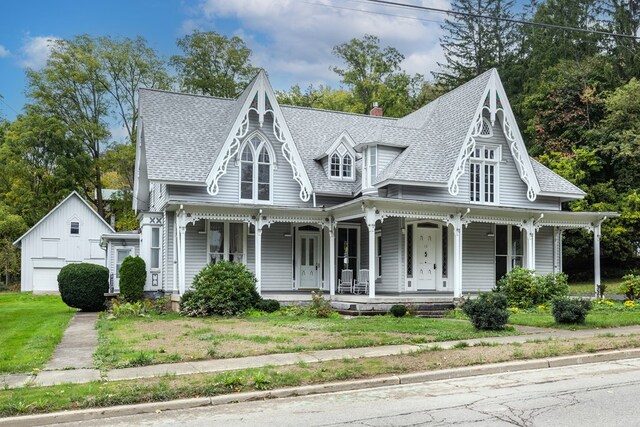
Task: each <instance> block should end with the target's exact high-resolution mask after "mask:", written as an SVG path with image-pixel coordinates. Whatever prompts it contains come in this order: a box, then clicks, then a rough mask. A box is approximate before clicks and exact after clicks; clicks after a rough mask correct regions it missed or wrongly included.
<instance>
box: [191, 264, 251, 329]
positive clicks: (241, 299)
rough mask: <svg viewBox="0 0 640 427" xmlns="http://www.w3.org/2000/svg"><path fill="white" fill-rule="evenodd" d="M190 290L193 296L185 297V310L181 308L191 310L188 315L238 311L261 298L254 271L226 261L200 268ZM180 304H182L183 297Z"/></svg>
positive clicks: (226, 313)
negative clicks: (186, 307) (186, 306)
mask: <svg viewBox="0 0 640 427" xmlns="http://www.w3.org/2000/svg"><path fill="white" fill-rule="evenodd" d="M193 289H194V290H193V294H194V295H190V296H189V297H188V298H187V300H186V303H187V305H188V309H185V310H182V309H181V311H182V312H183V313H184V314H187V312H192V313H194V314H187V315H189V316H194V315H195V316H209V315H212V314H219V315H223V316H226V315H234V314H240V313H242V312H243V311H245V310H247V309H249V308H253V307H255V306H256V305H257V304H258V303H259V302H260V300H261V298H260V295H258V292H256V278H255V276H254V275H253V273H252V272H250V271H249V270H247V267H246V266H245V265H243V264H237V263H233V262H229V261H219V262H217V263H215V264H209V265H207V266H206V267H204V268H203V269H202V270H200V272H199V273H198V274H197V275H196V277H195V278H194V279H193ZM185 295H186V294H185ZM183 300H184V297H183ZM180 303H181V305H182V304H184V303H183V301H182V300H181V302H180Z"/></svg>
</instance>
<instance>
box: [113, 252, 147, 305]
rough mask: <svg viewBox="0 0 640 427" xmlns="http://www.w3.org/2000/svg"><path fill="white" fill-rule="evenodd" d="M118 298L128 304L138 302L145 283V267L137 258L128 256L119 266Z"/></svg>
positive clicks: (142, 293) (142, 261) (140, 259)
mask: <svg viewBox="0 0 640 427" xmlns="http://www.w3.org/2000/svg"><path fill="white" fill-rule="evenodd" d="M119 274H120V296H121V297H122V298H123V299H124V300H126V301H129V302H135V301H140V300H141V299H142V297H143V296H144V284H145V282H146V281H147V266H146V264H145V262H144V260H143V259H142V258H140V257H139V256H128V257H126V258H125V259H124V261H122V265H121V266H120V273H119Z"/></svg>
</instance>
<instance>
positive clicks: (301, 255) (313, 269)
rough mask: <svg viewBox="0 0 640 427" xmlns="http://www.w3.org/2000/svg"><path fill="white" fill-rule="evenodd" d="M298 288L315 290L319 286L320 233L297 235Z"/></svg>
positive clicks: (320, 273)
mask: <svg viewBox="0 0 640 427" xmlns="http://www.w3.org/2000/svg"><path fill="white" fill-rule="evenodd" d="M297 252H298V256H297V259H298V288H300V289H309V288H312V289H317V288H319V287H320V286H321V280H320V278H321V276H322V268H321V265H320V233H315V232H299V233H298V251H297Z"/></svg>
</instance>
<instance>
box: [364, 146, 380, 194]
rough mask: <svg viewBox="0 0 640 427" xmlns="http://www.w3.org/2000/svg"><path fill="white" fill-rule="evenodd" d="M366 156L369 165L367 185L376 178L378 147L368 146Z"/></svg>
mask: <svg viewBox="0 0 640 427" xmlns="http://www.w3.org/2000/svg"><path fill="white" fill-rule="evenodd" d="M367 156H368V160H369V161H368V162H367V164H368V165H369V168H368V169H369V185H371V183H372V182H373V181H374V180H375V179H376V176H378V147H377V146H375V145H372V146H370V147H369V148H368V149H367Z"/></svg>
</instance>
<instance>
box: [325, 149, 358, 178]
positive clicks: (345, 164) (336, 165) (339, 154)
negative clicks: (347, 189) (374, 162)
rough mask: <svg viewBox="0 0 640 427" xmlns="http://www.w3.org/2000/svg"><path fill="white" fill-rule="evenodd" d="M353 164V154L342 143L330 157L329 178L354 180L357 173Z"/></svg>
mask: <svg viewBox="0 0 640 427" xmlns="http://www.w3.org/2000/svg"><path fill="white" fill-rule="evenodd" d="M353 164H354V161H353V156H352V155H351V154H350V153H349V152H348V151H347V149H346V148H345V147H344V145H342V144H341V145H340V146H338V148H337V149H336V151H335V152H334V153H333V154H332V155H331V156H330V157H329V178H331V179H336V180H345V181H352V180H353V177H354V175H355V174H354V172H353Z"/></svg>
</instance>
